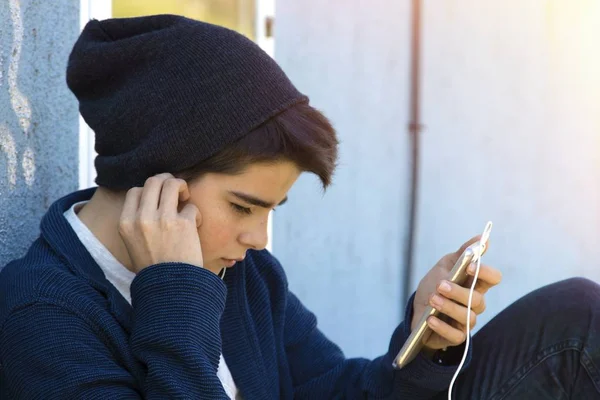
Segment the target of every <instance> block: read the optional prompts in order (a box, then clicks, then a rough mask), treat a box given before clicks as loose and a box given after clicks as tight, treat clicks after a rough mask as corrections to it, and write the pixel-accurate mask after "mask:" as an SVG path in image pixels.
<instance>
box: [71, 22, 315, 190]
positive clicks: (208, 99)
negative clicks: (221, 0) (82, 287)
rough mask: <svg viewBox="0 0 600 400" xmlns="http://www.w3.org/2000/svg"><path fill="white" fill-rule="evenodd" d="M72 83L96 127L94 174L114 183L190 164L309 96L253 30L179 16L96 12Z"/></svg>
mask: <svg viewBox="0 0 600 400" xmlns="http://www.w3.org/2000/svg"><path fill="white" fill-rule="evenodd" d="M67 84H68V85H69V88H70V89H71V91H72V92H73V93H74V94H75V96H76V97H77V99H78V100H79V110H80V112H81V115H82V116H83V118H84V119H85V121H86V122H87V124H88V125H89V126H90V127H91V128H92V129H93V130H94V132H95V141H96V144H95V149H96V152H97V153H98V157H97V158H96V160H95V166H96V171H97V178H96V183H97V184H98V185H100V186H105V187H108V188H111V189H129V188H131V187H133V186H142V185H143V184H144V181H145V180H146V179H147V178H149V177H150V176H152V175H155V174H157V173H161V172H178V171H181V170H184V169H186V168H189V167H192V166H194V165H195V164H197V163H199V162H201V161H203V160H205V159H207V158H209V157H211V156H212V155H214V154H216V153H218V152H219V151H220V150H222V149H223V148H224V147H225V146H227V145H228V144H231V143H233V142H234V141H236V140H238V139H240V138H241V137H242V136H244V135H245V134H247V133H249V132H250V131H252V130H253V129H254V128H256V127H257V126H258V125H260V124H261V123H263V122H265V121H267V120H268V119H269V118H271V117H273V116H275V115H277V114H278V113H280V112H282V111H284V110H286V109H288V108H290V107H292V106H294V105H295V104H298V103H302V102H308V98H307V97H306V96H304V95H303V94H302V93H300V92H299V91H298V90H297V89H296V88H295V87H294V85H293V84H292V83H291V82H290V80H289V79H288V78H287V76H286V75H285V73H284V72H283V71H282V70H281V68H280V67H279V66H278V65H277V64H276V63H275V61H274V60H273V59H272V58H271V57H270V56H269V55H268V54H266V53H265V52H264V51H263V50H262V49H260V47H258V46H257V45H256V44H255V43H254V42H252V41H251V40H250V39H247V38H246V37H244V36H243V35H241V34H239V33H236V32H234V31H232V30H229V29H226V28H223V27H220V26H216V25H212V24H208V23H204V22H200V21H196V20H192V19H188V18H184V17H181V16H176V15H155V16H148V17H139V18H123V19H109V20H104V21H97V20H92V21H90V22H89V23H88V24H87V25H86V26H85V28H84V29H83V31H82V33H81V35H80V37H79V39H78V40H77V42H76V43H75V46H74V47H73V50H72V52H71V55H70V57H69V63H68V66H67Z"/></svg>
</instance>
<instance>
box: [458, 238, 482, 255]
mask: <svg viewBox="0 0 600 400" xmlns="http://www.w3.org/2000/svg"><path fill="white" fill-rule="evenodd" d="M479 239H481V235H477V236H473V237H472V238H471V239H469V240H467V241H466V242H465V243H463V245H462V246H460V248H459V249H458V250H456V253H455V254H456V256H457V257H460V256H461V254H462V253H464V252H465V250H466V249H467V247H469V246H470V245H472V244H474V243H476V242H477V241H478V240H479Z"/></svg>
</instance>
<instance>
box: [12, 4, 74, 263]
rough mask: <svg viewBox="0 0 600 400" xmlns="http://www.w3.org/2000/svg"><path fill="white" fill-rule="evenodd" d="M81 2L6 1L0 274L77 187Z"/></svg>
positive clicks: (24, 248)
mask: <svg viewBox="0 0 600 400" xmlns="http://www.w3.org/2000/svg"><path fill="white" fill-rule="evenodd" d="M78 33H79V1H78V0H69V1H34V0H30V1H25V0H24V1H19V0H3V1H0V268H1V267H2V266H4V265H5V264H6V263H7V262H8V261H9V260H11V259H13V258H15V257H19V256H21V255H23V254H24V252H25V251H26V249H27V247H28V246H29V245H30V244H31V242H32V241H33V240H34V239H35V238H36V236H37V235H38V232H39V228H38V227H39V221H40V219H41V216H42V215H43V214H44V212H45V210H46V208H47V207H48V206H49V205H50V204H51V203H52V201H54V200H55V199H57V198H58V197H60V196H62V195H64V194H66V193H68V192H70V191H73V190H75V189H77V184H78V126H79V125H78V112H77V104H76V101H75V98H74V97H73V96H72V95H71V93H70V92H69V91H68V88H67V86H66V83H65V68H66V65H67V57H68V54H69V52H70V50H71V46H72V45H73V43H74V41H75V39H76V38H77V35H78Z"/></svg>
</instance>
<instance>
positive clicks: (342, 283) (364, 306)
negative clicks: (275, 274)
mask: <svg viewBox="0 0 600 400" xmlns="http://www.w3.org/2000/svg"><path fill="white" fill-rule="evenodd" d="M408 12H409V8H408V3H407V2H404V1H400V2H398V1H396V2H391V1H371V2H368V3H367V2H364V6H363V7H360V8H359V7H358V2H357V1H329V2H322V1H317V0H308V1H302V2H300V1H279V2H277V6H276V16H277V17H276V18H277V21H276V41H275V59H276V60H277V61H278V62H279V63H280V64H281V65H282V67H283V68H284V70H285V71H286V72H287V73H288V74H289V76H290V78H291V79H292V81H293V82H294V83H295V84H296V85H297V86H298V88H299V89H300V90H301V91H303V92H305V93H307V94H308V96H309V97H310V98H311V104H312V105H313V106H315V107H317V108H319V109H321V110H322V111H323V112H324V113H325V114H326V115H327V116H328V117H329V118H330V119H331V120H332V122H333V123H334V125H335V127H336V128H337V130H338V132H339V136H340V140H341V147H340V152H341V154H340V155H341V157H340V166H339V169H338V172H337V175H336V177H335V182H334V185H333V186H332V187H331V188H330V189H329V190H328V191H327V192H326V194H325V195H324V196H323V195H322V193H321V191H320V187H319V183H318V181H317V180H316V178H314V177H313V176H310V175H306V176H302V177H301V178H300V180H299V182H298V183H297V184H296V185H295V186H294V188H293V189H292V190H291V192H290V193H289V201H288V203H287V204H286V205H285V206H283V207H281V208H280V209H278V210H277V211H276V212H275V213H274V216H273V251H274V254H275V255H276V256H277V257H278V258H279V259H280V261H281V262H282V265H283V266H284V268H285V270H286V273H287V274H288V278H289V281H290V288H291V290H292V291H294V292H295V293H296V294H297V295H298V296H299V298H300V299H301V300H302V301H303V302H304V303H305V305H306V306H307V307H308V308H309V309H310V310H312V311H313V312H315V313H316V315H317V316H318V318H319V325H320V327H321V329H322V330H323V331H324V332H325V333H326V334H327V335H329V336H330V337H331V338H332V339H333V340H334V341H335V342H336V343H338V344H339V345H340V346H341V347H342V349H344V350H345V351H346V354H347V355H361V356H374V355H378V354H381V353H383V352H385V351H386V348H387V344H388V342H389V338H390V336H391V334H392V332H393V330H394V328H395V327H396V325H397V324H398V322H399V320H400V315H401V314H402V310H403V308H404V301H403V300H402V298H401V296H402V294H401V290H402V257H403V254H404V246H403V244H404V243H405V240H406V237H405V235H406V213H407V211H408V201H407V200H408V186H407V182H408V177H409V168H408V164H407V162H406V160H407V157H408V151H409V150H408V141H407V122H408V107H407V104H408V91H407V87H408V86H407V85H408V66H409V62H408V56H409V54H408V46H407V43H408V41H409V27H408V26H407V24H406V21H407V18H406V17H403V16H406V15H408ZM391 16H395V17H393V18H392V17H391Z"/></svg>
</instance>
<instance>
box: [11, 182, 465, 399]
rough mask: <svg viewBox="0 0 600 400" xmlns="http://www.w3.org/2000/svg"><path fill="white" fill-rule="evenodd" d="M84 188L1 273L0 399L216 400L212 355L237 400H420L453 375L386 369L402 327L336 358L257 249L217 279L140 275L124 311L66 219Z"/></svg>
mask: <svg viewBox="0 0 600 400" xmlns="http://www.w3.org/2000/svg"><path fill="white" fill-rule="evenodd" d="M93 192H94V189H88V190H85V191H81V192H75V193H73V194H70V195H68V196H66V197H64V198H62V199H60V200H58V201H57V202H55V203H54V204H53V205H52V206H51V208H50V209H49V211H48V212H47V214H46V215H45V216H44V218H43V220H42V223H41V235H40V237H39V238H38V239H37V240H36V241H35V242H34V243H33V245H32V246H31V248H30V249H29V251H28V253H27V254H26V255H25V256H24V257H23V258H22V259H19V260H15V261H13V262H11V263H9V264H8V265H7V266H6V267H5V268H4V269H3V270H2V271H1V272H0V398H2V399H50V398H52V399H55V398H77V399H79V398H82V399H83V398H85V399H103V400H104V399H113V398H114V399H117V398H118V399H122V398H147V399H165V398H170V399H183V398H194V399H226V398H227V397H226V394H225V392H224V390H223V387H222V385H221V383H220V381H219V379H218V378H217V374H216V371H217V368H218V363H219V355H220V354H221V352H223V354H224V356H225V358H226V359H227V361H228V364H229V368H230V370H231V373H232V375H233V377H234V379H235V382H236V384H237V385H238V387H239V389H240V391H241V393H242V396H243V397H244V399H246V400H252V399H260V400H265V399H292V398H295V399H336V398H343V399H428V398H431V397H432V396H433V395H435V394H436V393H437V392H439V391H441V390H443V389H445V388H447V387H448V385H449V382H450V379H451V377H452V375H453V373H454V372H455V369H456V367H449V366H438V365H436V364H434V363H433V362H431V361H429V360H427V359H426V358H425V357H422V356H418V357H417V358H416V359H415V360H414V361H413V362H411V363H410V364H409V365H408V366H406V367H405V368H403V369H402V370H394V369H393V368H392V360H393V357H394V356H395V354H396V353H397V352H398V350H399V349H400V347H401V346H402V344H403V343H404V341H405V340H406V338H407V337H408V335H409V328H408V326H407V325H405V324H403V323H402V324H400V325H399V326H398V328H397V329H396V330H395V331H394V332H393V333H392V336H391V340H390V345H389V349H388V351H387V353H385V354H384V355H383V356H381V357H379V358H376V359H374V360H367V359H362V358H354V359H348V358H345V357H344V354H343V353H342V351H341V350H340V348H339V347H338V346H336V345H335V344H334V343H332V342H331V341H330V340H329V339H328V338H327V337H326V336H325V335H324V334H323V333H322V332H321V331H319V329H318V327H317V319H316V317H315V315H314V314H312V313H311V312H310V311H309V310H307V309H306V308H305V307H304V306H303V305H302V303H301V302H300V300H299V299H298V298H297V297H296V296H294V294H293V293H292V292H290V291H289V289H288V283H287V280H286V276H285V273H284V271H283V269H282V267H281V265H280V264H279V262H278V261H277V260H276V259H275V258H274V257H273V256H272V255H271V254H270V253H269V252H267V251H249V252H248V254H247V257H246V259H245V260H244V261H243V262H240V263H238V264H237V265H236V266H235V267H234V268H232V269H230V270H229V272H228V273H227V275H226V277H225V279H224V281H222V280H221V279H219V278H218V277H217V276H216V275H215V274H213V273H212V272H210V271H208V270H205V269H203V268H199V267H196V266H192V265H188V264H183V263H164V264H160V265H153V266H149V267H147V268H145V269H144V270H142V271H141V272H140V273H139V274H138V275H137V276H136V277H135V279H134V280H133V283H132V285H131V297H132V305H130V304H129V303H128V302H127V301H126V300H125V299H124V298H123V297H122V296H121V295H120V294H119V292H118V290H116V288H115V287H114V286H112V285H111V284H110V283H109V282H108V281H107V280H106V278H105V277H104V274H103V273H102V270H101V269H100V267H99V266H98V265H97V264H96V263H95V262H94V260H93V258H92V257H91V256H90V254H89V253H88V252H87V251H86V250H85V247H84V246H83V245H82V244H81V242H80V241H79V240H78V239H77V236H76V235H75V233H74V232H73V230H72V228H71V227H70V225H69V223H68V222H67V221H66V219H65V217H64V216H63V213H64V211H65V210H67V209H69V208H70V207H71V206H72V205H73V204H74V203H76V202H80V201H85V200H88V199H89V198H90V197H91V196H92V194H93ZM411 310H412V302H409V304H408V306H407V315H406V318H407V319H406V320H407V321H410V318H411V317H412V315H411Z"/></svg>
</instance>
